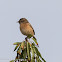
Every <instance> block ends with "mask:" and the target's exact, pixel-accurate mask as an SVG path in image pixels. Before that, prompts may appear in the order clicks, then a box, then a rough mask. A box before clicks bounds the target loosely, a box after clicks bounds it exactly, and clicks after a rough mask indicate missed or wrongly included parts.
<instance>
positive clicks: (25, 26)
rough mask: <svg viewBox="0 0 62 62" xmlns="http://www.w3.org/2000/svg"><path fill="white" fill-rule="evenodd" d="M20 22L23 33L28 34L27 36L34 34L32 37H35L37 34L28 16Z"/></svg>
mask: <svg viewBox="0 0 62 62" xmlns="http://www.w3.org/2000/svg"><path fill="white" fill-rule="evenodd" d="M18 23H19V24H20V31H21V33H22V34H23V35H26V36H27V37H28V36H30V35H32V36H31V37H33V38H35V37H34V35H35V32H34V29H33V27H32V26H31V24H30V23H29V22H28V20H27V19H26V18H21V19H20V20H19V21H18ZM35 39H36V38H35Z"/></svg>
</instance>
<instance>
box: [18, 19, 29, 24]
mask: <svg viewBox="0 0 62 62" xmlns="http://www.w3.org/2000/svg"><path fill="white" fill-rule="evenodd" d="M18 23H19V24H21V23H28V20H27V19H26V18H21V19H20V20H19V21H18Z"/></svg>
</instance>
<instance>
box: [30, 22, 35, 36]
mask: <svg viewBox="0 0 62 62" xmlns="http://www.w3.org/2000/svg"><path fill="white" fill-rule="evenodd" d="M29 25H30V27H31V28H32V29H33V27H32V26H31V24H30V23H29ZM33 32H34V35H35V31H34V29H33Z"/></svg>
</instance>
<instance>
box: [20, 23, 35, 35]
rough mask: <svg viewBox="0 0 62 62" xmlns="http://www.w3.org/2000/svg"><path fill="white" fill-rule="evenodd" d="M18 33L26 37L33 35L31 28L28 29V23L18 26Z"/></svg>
mask: <svg viewBox="0 0 62 62" xmlns="http://www.w3.org/2000/svg"><path fill="white" fill-rule="evenodd" d="M20 31H21V32H22V34H24V35H26V36H28V35H29V34H31V35H34V33H33V30H32V28H31V27H30V25H29V23H21V24H20Z"/></svg>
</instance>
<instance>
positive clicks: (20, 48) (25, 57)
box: [10, 38, 46, 62]
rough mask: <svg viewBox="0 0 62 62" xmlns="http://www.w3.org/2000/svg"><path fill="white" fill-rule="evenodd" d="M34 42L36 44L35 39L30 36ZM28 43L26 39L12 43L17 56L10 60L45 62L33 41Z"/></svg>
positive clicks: (13, 61)
mask: <svg viewBox="0 0 62 62" xmlns="http://www.w3.org/2000/svg"><path fill="white" fill-rule="evenodd" d="M32 39H33V40H34V42H35V43H36V44H37V45H38V43H37V41H36V40H35V39H34V38H32ZM34 42H33V43H32V44H31V43H29V42H28V41H23V42H15V43H14V44H13V45H16V46H15V49H14V51H16V50H17V56H16V58H15V60H12V61H10V62H15V61H18V62H20V61H21V60H22V61H21V62H27V61H28V62H35V61H37V62H46V61H45V60H44V59H43V58H42V56H41V53H40V52H39V50H38V48H37V47H36V46H35V43H34Z"/></svg>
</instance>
